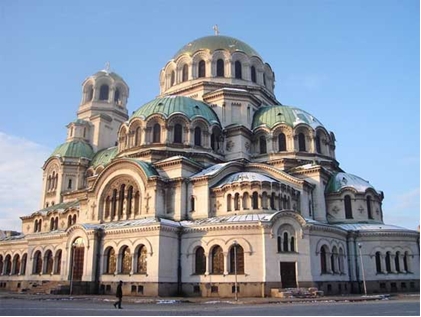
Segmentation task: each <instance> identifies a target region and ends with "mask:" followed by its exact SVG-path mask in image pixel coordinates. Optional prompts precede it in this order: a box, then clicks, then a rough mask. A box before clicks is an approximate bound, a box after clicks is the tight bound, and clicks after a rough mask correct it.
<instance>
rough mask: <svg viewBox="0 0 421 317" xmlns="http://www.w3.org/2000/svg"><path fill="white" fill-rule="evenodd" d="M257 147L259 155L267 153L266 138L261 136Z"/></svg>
mask: <svg viewBox="0 0 421 317" xmlns="http://www.w3.org/2000/svg"><path fill="white" fill-rule="evenodd" d="M259 146H260V154H265V153H267V148H266V137H265V136H261V137H260V138H259Z"/></svg>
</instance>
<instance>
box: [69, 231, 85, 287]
mask: <svg viewBox="0 0 421 317" xmlns="http://www.w3.org/2000/svg"><path fill="white" fill-rule="evenodd" d="M84 258H85V246H84V244H83V239H82V238H77V239H76V240H75V242H73V244H72V262H71V263H72V265H71V270H72V272H71V273H70V276H71V279H73V281H81V280H82V275H83V263H84Z"/></svg>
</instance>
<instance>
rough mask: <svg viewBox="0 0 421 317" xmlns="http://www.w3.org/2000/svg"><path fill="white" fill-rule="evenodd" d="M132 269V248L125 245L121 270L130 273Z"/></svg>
mask: <svg viewBox="0 0 421 317" xmlns="http://www.w3.org/2000/svg"><path fill="white" fill-rule="evenodd" d="M131 270H132V254H131V253H130V248H129V247H127V246H125V247H123V249H122V252H121V268H120V272H121V273H123V274H129V273H130V271H131Z"/></svg>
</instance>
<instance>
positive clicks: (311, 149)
mask: <svg viewBox="0 0 421 317" xmlns="http://www.w3.org/2000/svg"><path fill="white" fill-rule="evenodd" d="M168 57H169V61H168V62H167V63H166V64H165V65H163V68H162V69H161V71H160V74H159V87H160V93H159V96H157V97H156V98H155V99H153V100H151V101H150V102H148V103H146V104H144V105H143V106H141V107H139V108H138V109H137V110H135V111H133V112H132V114H131V115H129V111H128V109H127V102H128V98H129V95H130V89H129V86H128V84H127V83H126V82H125V81H124V79H123V78H122V77H121V76H120V75H118V74H116V73H115V72H113V71H111V70H110V68H109V66H107V67H106V68H105V69H104V70H101V71H98V72H97V73H95V74H93V75H91V76H89V77H88V78H86V79H85V80H84V81H83V83H82V96H81V102H80V105H79V107H78V108H77V113H76V118H75V119H74V120H73V121H71V122H70V123H69V124H68V125H67V134H66V136H64V133H63V141H64V143H63V144H61V145H59V146H57V148H56V149H55V150H54V151H53V153H51V155H50V156H49V157H48V158H47V159H46V161H45V163H44V165H43V166H42V170H43V179H42V197H41V206H40V208H41V209H39V210H37V211H35V210H34V212H33V213H32V214H29V215H25V216H22V217H20V219H21V221H22V229H21V232H19V233H18V232H10V231H2V232H0V290H2V289H3V290H9V291H19V292H31V291H40V290H42V291H45V292H50V293H67V294H69V292H70V294H114V293H115V290H116V287H117V284H118V282H119V281H120V280H121V281H123V282H124V284H123V293H124V294H125V295H133V296H175V295H177V296H202V297H234V295H235V296H237V295H238V296H240V297H265V296H271V294H273V292H274V290H278V291H279V290H283V289H287V288H310V287H314V288H317V289H318V290H320V291H323V292H324V294H351V293H354V294H355V293H364V292H365V293H369V294H374V293H389V292H416V291H419V277H420V258H419V232H418V231H415V230H408V229H405V228H402V227H398V226H395V225H393V224H385V223H384V222H383V209H382V201H383V199H384V195H383V192H382V191H380V190H379V189H376V188H374V187H373V186H372V185H371V184H370V183H369V182H368V181H367V180H365V179H364V178H362V177H360V176H357V175H354V174H352V171H349V172H348V171H344V170H342V169H341V168H340V164H339V161H338V160H337V158H336V155H335V149H336V145H335V142H336V138H335V134H334V133H333V132H331V131H329V130H328V127H325V126H324V125H323V124H322V123H321V121H319V120H318V119H317V118H316V117H315V116H314V115H313V114H310V113H308V112H307V111H305V110H304V109H300V108H297V107H295V106H289V105H286V104H283V103H281V102H280V101H278V100H277V98H276V96H275V94H274V87H275V73H274V71H273V70H272V68H271V66H270V64H269V63H267V62H266V61H265V60H264V59H263V57H262V56H261V55H260V54H259V53H258V52H257V51H256V50H255V49H254V48H252V47H251V46H249V45H248V44H247V43H245V42H243V41H241V40H238V39H236V38H233V37H229V36H223V35H219V34H215V35H211V36H205V37H202V38H199V39H196V40H193V41H191V42H189V43H187V44H186V45H184V46H183V47H181V49H179V50H178V51H177V52H176V53H175V54H174V55H173V56H172V57H171V56H168ZM152 98H153V97H152ZM321 119H322V118H321ZM344 124H346V123H344ZM350 128H352V127H350ZM385 212H387V210H386V211H385ZM2 229H4V230H6V229H7V228H2Z"/></svg>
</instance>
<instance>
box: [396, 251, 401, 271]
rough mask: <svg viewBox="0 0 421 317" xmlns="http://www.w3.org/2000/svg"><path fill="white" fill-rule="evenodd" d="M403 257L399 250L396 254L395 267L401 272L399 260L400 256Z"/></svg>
mask: <svg viewBox="0 0 421 317" xmlns="http://www.w3.org/2000/svg"><path fill="white" fill-rule="evenodd" d="M400 257H401V254H400V253H399V251H398V252H396V254H395V269H396V272H400V271H401V266H400V262H399V258H400Z"/></svg>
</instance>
